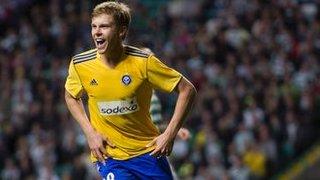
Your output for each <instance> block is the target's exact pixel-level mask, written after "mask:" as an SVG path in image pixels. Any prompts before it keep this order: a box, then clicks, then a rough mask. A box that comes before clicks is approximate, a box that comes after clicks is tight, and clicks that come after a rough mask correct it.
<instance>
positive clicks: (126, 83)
mask: <svg viewBox="0 0 320 180" xmlns="http://www.w3.org/2000/svg"><path fill="white" fill-rule="evenodd" d="M124 50H125V51H124V52H125V53H124V57H123V59H122V60H121V62H120V63H119V64H118V65H117V66H116V67H114V68H110V67H108V66H107V65H106V64H105V63H104V62H103V61H102V60H101V57H100V54H99V53H98V52H97V50H96V49H92V50H89V51H86V52H83V53H81V54H78V55H76V56H74V57H73V58H72V60H71V63H70V66H69V74H68V77H67V79H66V83H65V89H66V90H67V91H68V92H69V93H70V94H71V95H72V96H73V97H75V98H79V97H80V96H81V94H82V92H86V93H87V95H88V97H89V98H88V106H89V117H90V122H91V124H92V126H93V127H94V128H95V130H96V131H98V132H99V133H101V134H102V135H103V136H105V137H107V138H108V139H109V140H110V141H111V142H112V143H113V144H115V146H116V147H115V148H110V147H109V148H107V152H108V154H110V155H111V157H112V158H114V159H118V160H125V159H129V158H132V157H135V156H138V155H141V154H144V153H147V152H150V151H152V150H153V149H154V147H148V148H147V147H145V146H146V145H147V144H148V143H149V142H151V141H152V140H153V139H154V138H155V137H157V136H158V135H159V134H160V133H159V131H158V129H157V127H156V126H155V125H154V124H153V123H152V121H151V118H150V114H149V107H150V101H151V95H152V89H159V90H162V91H165V92H172V91H173V90H174V88H175V87H176V85H177V84H178V82H179V81H180V79H181V77H182V75H181V74H180V73H179V72H177V71H175V70H174V69H172V68H169V67H168V66H166V65H165V64H163V63H162V62H161V61H160V60H159V59H157V58H156V57H155V56H154V55H151V54H148V53H146V52H144V51H142V50H140V49H138V48H136V47H133V46H127V45H125V46H124ZM91 157H92V156H91ZM92 160H93V161H95V160H96V159H94V158H93V157H92Z"/></svg>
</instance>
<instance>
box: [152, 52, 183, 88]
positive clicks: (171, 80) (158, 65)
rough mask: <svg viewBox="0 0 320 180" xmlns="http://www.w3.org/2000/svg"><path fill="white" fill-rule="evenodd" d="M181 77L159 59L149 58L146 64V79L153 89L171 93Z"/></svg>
mask: <svg viewBox="0 0 320 180" xmlns="http://www.w3.org/2000/svg"><path fill="white" fill-rule="evenodd" d="M181 78H182V75H181V74H180V73H179V72H177V71H176V70H174V69H172V68H170V67H168V66H166V65H165V64H164V63H162V62H161V61H160V60H159V59H157V58H156V57H154V56H150V57H149V58H148V62H147V79H148V81H149V82H150V83H151V85H152V86H153V87H154V88H155V89H160V90H162V91H165V92H172V91H173V90H174V88H175V87H176V85H177V84H178V83H179V81H180V79H181Z"/></svg>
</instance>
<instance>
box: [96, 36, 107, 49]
mask: <svg viewBox="0 0 320 180" xmlns="http://www.w3.org/2000/svg"><path fill="white" fill-rule="evenodd" d="M105 42H106V40H105V39H101V38H98V39H96V43H97V47H98V48H102V47H103V45H104V44H105Z"/></svg>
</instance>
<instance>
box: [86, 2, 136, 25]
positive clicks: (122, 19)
mask: <svg viewBox="0 0 320 180" xmlns="http://www.w3.org/2000/svg"><path fill="white" fill-rule="evenodd" d="M101 14H108V15H112V16H113V18H114V20H115V22H116V25H117V26H118V27H122V26H124V27H126V29H127V31H128V29H129V24H130V21H131V14H130V8H129V7H128V6H127V5H126V4H124V3H121V2H114V1H107V2H103V3H100V4H98V5H97V6H96V7H95V8H94V9H93V11H92V14H91V17H92V18H93V17H96V16H98V15H101Z"/></svg>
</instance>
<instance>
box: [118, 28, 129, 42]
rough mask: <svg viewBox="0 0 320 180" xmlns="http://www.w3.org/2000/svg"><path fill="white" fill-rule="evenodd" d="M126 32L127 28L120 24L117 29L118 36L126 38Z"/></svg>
mask: <svg viewBox="0 0 320 180" xmlns="http://www.w3.org/2000/svg"><path fill="white" fill-rule="evenodd" d="M127 32H128V28H127V27H125V26H121V27H120V29H119V36H120V37H121V38H122V39H124V38H126V35H127Z"/></svg>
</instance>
